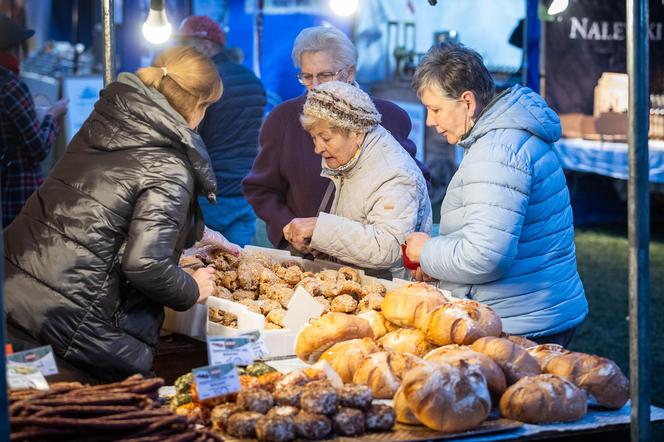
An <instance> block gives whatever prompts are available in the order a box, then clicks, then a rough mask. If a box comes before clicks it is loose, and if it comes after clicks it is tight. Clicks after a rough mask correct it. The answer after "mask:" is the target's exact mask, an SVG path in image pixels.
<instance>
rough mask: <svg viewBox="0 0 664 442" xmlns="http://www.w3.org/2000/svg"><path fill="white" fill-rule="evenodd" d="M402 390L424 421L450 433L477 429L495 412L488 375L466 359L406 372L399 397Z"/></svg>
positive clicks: (429, 425) (412, 407) (417, 415)
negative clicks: (487, 381) (454, 364)
mask: <svg viewBox="0 0 664 442" xmlns="http://www.w3.org/2000/svg"><path fill="white" fill-rule="evenodd" d="M400 392H401V394H403V395H404V396H405V401H406V403H407V406H408V407H409V408H410V410H412V412H413V414H414V415H415V417H416V418H417V419H418V420H419V421H420V422H421V423H422V424H424V425H426V426H427V427H429V428H431V429H434V430H438V431H443V432H447V433H452V432H458V431H465V430H470V429H472V428H475V427H477V426H478V425H480V424H481V423H482V422H484V420H485V419H486V418H487V417H488V416H489V411H491V398H490V397H489V389H488V388H487V385H486V380H485V379H484V376H483V375H482V373H481V372H480V370H479V369H478V368H477V367H474V366H470V365H468V364H466V363H463V361H462V363H461V364H460V365H459V366H458V367H453V366H451V365H449V364H446V363H442V362H427V363H425V364H423V365H420V366H417V367H415V368H413V369H411V370H409V371H408V372H407V373H406V376H405V377H404V380H403V382H402V384H401V387H400V389H399V391H397V397H399V394H400ZM400 400H401V399H400ZM396 402H397V401H396V400H395V406H396V405H397V404H396ZM400 406H402V407H403V404H401V405H400ZM402 413H403V414H407V413H406V412H402ZM399 415H400V413H399V408H398V407H397V416H399Z"/></svg>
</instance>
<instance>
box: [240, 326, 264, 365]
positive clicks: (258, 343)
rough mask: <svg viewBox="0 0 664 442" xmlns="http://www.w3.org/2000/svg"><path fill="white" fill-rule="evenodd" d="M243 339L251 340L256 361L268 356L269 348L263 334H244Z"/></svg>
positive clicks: (253, 332)
mask: <svg viewBox="0 0 664 442" xmlns="http://www.w3.org/2000/svg"><path fill="white" fill-rule="evenodd" d="M240 336H241V337H246V338H249V341H250V345H251V349H252V351H253V352H254V360H256V359H263V358H265V356H267V346H266V345H265V341H264V340H263V338H262V337H261V332H260V331H258V330H253V331H250V332H247V333H242V334H241V335H240Z"/></svg>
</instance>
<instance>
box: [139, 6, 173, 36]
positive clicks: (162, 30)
mask: <svg viewBox="0 0 664 442" xmlns="http://www.w3.org/2000/svg"><path fill="white" fill-rule="evenodd" d="M172 31H173V28H172V27H171V24H170V23H169V22H168V18H167V17H166V7H165V6H164V0H150V13H149V14H148V19H147V20H145V23H143V36H144V37H145V39H146V40H147V41H149V42H150V43H152V44H156V45H158V44H161V43H163V42H165V41H166V40H168V39H169V37H170V36H171V32H172Z"/></svg>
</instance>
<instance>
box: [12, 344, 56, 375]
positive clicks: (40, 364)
mask: <svg viewBox="0 0 664 442" xmlns="http://www.w3.org/2000/svg"><path fill="white" fill-rule="evenodd" d="M12 364H20V365H30V366H32V367H35V368H36V369H37V370H39V371H40V372H41V374H43V375H44V376H50V375H52V374H58V366H57V364H56V363H55V357H54V356H53V348H52V347H51V346H50V345H45V346H43V347H37V348H31V349H30V350H25V351H19V352H17V353H12V354H10V355H8V356H7V365H12Z"/></svg>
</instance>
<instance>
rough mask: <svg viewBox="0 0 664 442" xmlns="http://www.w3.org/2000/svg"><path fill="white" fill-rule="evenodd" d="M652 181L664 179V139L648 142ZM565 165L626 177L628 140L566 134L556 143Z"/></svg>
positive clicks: (623, 178)
mask: <svg viewBox="0 0 664 442" xmlns="http://www.w3.org/2000/svg"><path fill="white" fill-rule="evenodd" d="M648 148H649V158H650V182H653V183H664V141H659V140H651V141H650V142H649V143H648ZM555 149H556V152H557V153H558V157H559V158H560V160H561V162H562V164H563V167H564V168H565V169H570V170H576V171H579V172H591V173H596V174H599V175H605V176H609V177H612V178H619V179H621V180H626V179H627V178H628V176H629V172H628V167H627V163H628V157H627V144H626V143H612V142H608V141H590V140H584V139H581V138H563V139H561V140H560V141H558V142H557V143H556V144H555Z"/></svg>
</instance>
